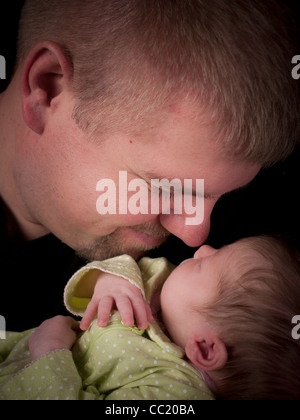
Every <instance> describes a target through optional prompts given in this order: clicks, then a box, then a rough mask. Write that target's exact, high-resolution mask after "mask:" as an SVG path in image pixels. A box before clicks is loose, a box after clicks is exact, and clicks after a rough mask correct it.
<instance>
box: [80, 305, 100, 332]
mask: <svg viewBox="0 0 300 420" xmlns="http://www.w3.org/2000/svg"><path fill="white" fill-rule="evenodd" d="M97 309H98V304H97V302H94V301H93V300H92V301H91V302H90V303H89V304H88V306H87V308H86V311H85V314H84V317H83V318H82V321H81V323H80V328H81V330H82V331H86V330H87V329H88V328H89V326H90V325H91V323H92V321H93V320H94V318H95V316H96V315H97Z"/></svg>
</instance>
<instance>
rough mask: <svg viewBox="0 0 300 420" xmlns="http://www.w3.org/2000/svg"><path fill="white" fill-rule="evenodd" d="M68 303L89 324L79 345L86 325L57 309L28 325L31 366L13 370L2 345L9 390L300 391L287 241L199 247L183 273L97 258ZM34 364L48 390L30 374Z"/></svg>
mask: <svg viewBox="0 0 300 420" xmlns="http://www.w3.org/2000/svg"><path fill="white" fill-rule="evenodd" d="M65 302H66V305H67V307H68V308H69V310H70V311H71V312H72V313H73V314H75V315H82V316H83V319H82V322H81V329H82V330H84V331H86V332H85V333H84V334H82V335H81V336H80V338H79V339H77V341H76V344H75V346H74V347H73V344H74V343H75V340H76V332H75V331H76V329H77V326H78V324H77V323H75V321H73V320H72V319H70V318H62V317H58V318H55V319H53V320H50V321H46V322H45V323H44V324H43V325H42V326H41V327H39V328H38V329H37V330H36V331H35V332H33V333H32V332H31V333H30V334H29V336H30V337H28V333H27V335H26V333H25V335H24V336H23V337H22V340H23V343H22V345H23V347H24V343H25V346H26V340H27V343H28V342H29V344H28V348H29V352H28V355H29V362H30V360H31V362H32V363H30V364H29V365H28V366H25V369H23V370H22V371H21V372H20V373H18V374H16V375H14V376H13V377H11V374H13V373H14V372H13V371H12V369H11V365H12V363H15V364H18V363H16V361H14V359H13V358H11V360H8V359H9V358H10V357H11V353H10V352H12V353H14V354H15V355H16V354H18V350H17V349H16V345H14V346H12V345H11V347H12V348H8V349H6V352H7V354H9V356H8V357H7V358H6V359H5V360H4V364H0V384H1V383H3V385H2V387H1V388H0V397H1V398H3V399H6V398H8V397H9V394H10V393H12V390H13V394H14V396H15V395H16V394H17V393H18V391H17V390H18V389H19V393H21V392H22V390H23V389H24V384H26V385H25V387H28V388H27V389H30V392H31V391H32V390H33V389H35V392H36V395H37V396H40V395H42V397H45V395H46V394H45V392H46V391H47V392H49V393H50V390H49V389H48V388H49V387H52V388H51V391H52V390H53V389H54V388H55V386H54V385H53V384H52V382H53V381H54V382H55V385H57V387H59V386H60V395H62V392H65V391H66V390H67V391H68V392H69V394H68V395H69V397H70V398H76V399H92V398H93V399H96V397H97V398H98V399H104V398H106V399H134V398H136V399H168V398H170V399H211V398H212V393H213V394H214V395H216V396H217V397H219V398H223V399H256V400H257V399H299V397H300V386H299V385H300V380H299V376H300V375H299V374H298V373H297V372H298V369H299V366H300V342H298V341H296V340H294V339H293V338H292V324H291V322H292V319H293V317H294V316H295V315H297V314H300V257H299V255H298V254H297V253H296V251H294V250H293V249H291V248H290V247H289V246H288V245H287V244H286V243H284V242H283V241H281V240H280V239H275V238H271V237H256V238H249V239H244V240H241V241H239V242H237V243H235V244H233V245H229V246H226V247H224V248H222V249H220V250H216V249H213V248H211V247H209V246H203V247H201V248H200V250H199V251H197V252H196V254H195V256H194V258H193V259H190V260H187V261H184V262H183V263H182V264H181V265H180V266H179V267H178V268H176V269H174V267H173V266H171V265H170V264H169V263H168V262H167V261H166V260H165V259H163V258H162V259H155V260H151V259H149V258H143V259H142V260H141V261H140V262H139V263H136V262H135V261H134V260H133V259H132V258H130V257H128V256H122V257H117V258H114V259H111V260H107V261H104V262H94V263H91V264H89V265H88V266H86V267H84V268H83V269H82V270H80V271H79V272H78V273H76V274H75V275H74V276H73V278H72V279H71V280H70V282H69V284H68V285H67V287H66V291H65ZM114 309H118V311H115V310H114ZM112 310H113V312H112ZM111 312H112V314H111ZM152 312H153V315H154V319H155V320H154V319H153V315H152ZM96 315H97V321H93V320H94V318H95V316H96ZM121 320H122V323H121ZM107 325H108V326H107ZM99 327H101V328H99ZM13 339H14V342H16V337H13ZM22 340H20V339H18V340H17V341H18V343H20V341H22ZM8 347H9V345H8ZM72 347H73V354H72V357H70V352H68V350H70V349H71V348H72ZM0 348H1V347H0ZM23 351H24V350H23ZM0 354H1V351H0ZM185 356H186V359H185ZM19 359H20V358H19ZM19 359H18V360H19ZM51 359H52V360H51ZM22 363H23V364H24V362H22ZM45 363H46V365H47V366H46V367H47V369H46V368H45V366H44V365H45ZM21 367H22V364H21V365H19V366H18V368H21ZM66 367H68V368H66ZM5 369H8V370H7V371H6V370H5ZM47 370H48V372H47ZM37 371H39V373H40V372H42V371H43V373H44V375H42V376H41V377H44V382H45V381H47V384H46V388H47V389H46V388H45V387H44V384H43V380H40V381H39V382H38V383H37V384H35V381H34V380H32V377H33V378H36V376H37ZM53 371H55V375H53ZM1 372H2V373H1ZM45 372H46V373H45ZM58 372H59V375H58ZM51 374H52V376H51ZM3 375H4V376H3ZM5 375H6V376H5ZM53 376H54V377H55V379H53ZM2 377H4V378H5V379H6V381H1V378H2ZM51 377H52V382H51V381H50V380H49V378H51ZM57 377H58V378H59V381H58V382H57V380H58V379H57ZM49 384H50V385H49ZM8 389H9V391H8ZM67 391H66V392H67ZM73 391H74V392H73ZM56 392H58V391H56ZM72 392H73V393H72ZM51 395H53V394H51ZM65 395H67V394H65Z"/></svg>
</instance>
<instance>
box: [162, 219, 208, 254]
mask: <svg viewBox="0 0 300 420" xmlns="http://www.w3.org/2000/svg"><path fill="white" fill-rule="evenodd" d="M159 218H160V223H161V225H162V226H163V227H164V228H165V229H166V230H167V231H169V232H170V233H171V234H173V235H175V236H177V237H178V238H180V239H181V240H182V241H183V242H184V243H185V244H186V245H188V246H190V247H192V248H196V247H199V246H201V245H203V244H204V243H205V241H206V239H207V238H208V235H209V232H210V215H209V217H207V216H206V217H205V218H204V222H203V223H202V224H201V225H197V226H188V225H187V224H186V217H185V216H181V215H175V214H171V215H160V216H159Z"/></svg>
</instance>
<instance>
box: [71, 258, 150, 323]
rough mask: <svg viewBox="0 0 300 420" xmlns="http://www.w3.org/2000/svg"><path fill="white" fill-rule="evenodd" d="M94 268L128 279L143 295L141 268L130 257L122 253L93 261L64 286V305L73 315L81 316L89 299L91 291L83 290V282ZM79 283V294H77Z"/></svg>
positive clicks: (93, 271) (92, 272) (91, 273)
mask: <svg viewBox="0 0 300 420" xmlns="http://www.w3.org/2000/svg"><path fill="white" fill-rule="evenodd" d="M95 270H96V271H99V272H102V273H109V274H114V275H116V276H118V277H122V278H123V279H125V280H128V281H129V282H130V283H132V284H134V285H135V286H136V287H138V288H139V289H140V290H141V292H142V294H143V296H145V293H144V286H143V279H142V275H141V270H140V268H139V266H138V264H137V263H136V262H135V260H134V259H133V258H132V257H130V256H128V255H122V256H120V257H115V258H111V259H109V260H105V261H95V262H92V263H90V264H88V265H86V266H85V267H83V268H81V269H80V270H79V271H77V273H75V274H74V276H73V277H72V278H71V280H70V281H69V283H68V284H67V286H66V288H65V293H64V300H65V306H66V308H67V309H68V311H69V312H71V313H72V314H73V315H75V316H83V315H84V312H85V310H86V308H87V306H88V304H89V302H90V301H91V298H92V296H91V295H90V293H91V292H89V291H87V292H86V293H85V292H84V284H85V282H87V279H88V276H91V275H93V274H94V273H95ZM79 285H80V290H81V296H78V295H77V290H78V287H79ZM82 295H84V297H82Z"/></svg>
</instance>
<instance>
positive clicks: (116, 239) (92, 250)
mask: <svg viewBox="0 0 300 420" xmlns="http://www.w3.org/2000/svg"><path fill="white" fill-rule="evenodd" d="M158 233H159V234H158ZM169 236H170V235H169V234H168V232H166V231H162V229H161V230H160V231H158V230H157V229H156V231H154V229H153V231H149V230H148V231H147V233H145V229H144V231H141V230H140V229H138V228H137V229H135V228H120V229H118V230H116V231H115V232H113V233H112V234H110V235H107V236H103V237H100V238H98V239H97V240H96V241H95V242H94V243H92V244H90V245H88V246H85V247H82V248H79V249H77V250H76V254H77V255H78V256H80V257H81V258H83V259H85V260H88V261H101V260H106V259H109V258H113V257H116V256H119V255H124V254H126V255H130V256H131V257H132V258H134V259H135V260H139V259H140V258H142V257H143V256H145V255H146V254H147V253H148V252H150V251H152V250H154V249H157V248H159V247H160V246H161V245H162V244H163V243H165V242H166V241H167V239H168V237H169Z"/></svg>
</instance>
